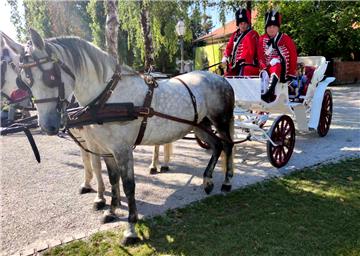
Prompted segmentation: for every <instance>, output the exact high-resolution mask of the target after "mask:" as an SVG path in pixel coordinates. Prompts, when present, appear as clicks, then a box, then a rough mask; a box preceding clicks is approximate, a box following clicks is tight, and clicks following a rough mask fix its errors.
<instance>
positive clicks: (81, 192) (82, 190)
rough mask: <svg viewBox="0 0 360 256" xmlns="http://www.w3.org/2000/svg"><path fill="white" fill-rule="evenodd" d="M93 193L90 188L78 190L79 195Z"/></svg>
mask: <svg viewBox="0 0 360 256" xmlns="http://www.w3.org/2000/svg"><path fill="white" fill-rule="evenodd" d="M91 192H94V190H93V189H92V188H87V187H81V188H80V190H79V193H80V195H82V194H87V193H91Z"/></svg>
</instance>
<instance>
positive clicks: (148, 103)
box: [134, 76, 158, 146]
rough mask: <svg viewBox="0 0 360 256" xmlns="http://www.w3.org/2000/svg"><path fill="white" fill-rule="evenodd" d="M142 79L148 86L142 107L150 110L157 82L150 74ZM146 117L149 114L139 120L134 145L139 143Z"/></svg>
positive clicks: (143, 132)
mask: <svg viewBox="0 0 360 256" xmlns="http://www.w3.org/2000/svg"><path fill="white" fill-rule="evenodd" d="M144 81H145V83H146V84H147V86H148V91H147V92H146V95H145V99H144V104H143V107H144V108H147V109H149V110H150V108H151V107H150V106H151V101H152V98H153V95H154V89H155V88H156V87H158V83H157V82H156V80H155V79H154V78H153V77H150V76H148V77H145V79H144ZM149 113H150V111H149ZM148 117H149V115H145V116H144V118H143V120H142V121H141V125H140V129H139V133H138V136H137V138H136V140H135V144H134V145H135V146H136V145H139V144H140V143H141V141H142V139H143V137H144V134H145V130H146V125H147V119H148Z"/></svg>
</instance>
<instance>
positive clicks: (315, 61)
mask: <svg viewBox="0 0 360 256" xmlns="http://www.w3.org/2000/svg"><path fill="white" fill-rule="evenodd" d="M297 62H298V63H304V64H305V75H306V76H307V82H306V84H305V86H304V90H303V92H302V94H301V96H303V97H305V96H306V95H307V94H308V90H309V88H310V87H311V90H310V91H311V93H310V94H312V93H313V91H314V89H315V88H316V85H317V84H318V82H320V81H321V80H322V79H323V78H324V74H325V71H326V68H327V64H328V62H327V61H326V59H325V57H323V56H306V57H298V59H297ZM301 96H300V97H301ZM306 97H307V96H306Z"/></svg>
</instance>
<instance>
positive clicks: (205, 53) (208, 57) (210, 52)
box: [195, 43, 223, 72]
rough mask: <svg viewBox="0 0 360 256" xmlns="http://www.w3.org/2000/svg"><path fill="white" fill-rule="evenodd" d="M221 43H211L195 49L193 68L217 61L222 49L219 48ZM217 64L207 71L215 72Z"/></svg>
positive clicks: (219, 58) (197, 68) (204, 66)
mask: <svg viewBox="0 0 360 256" xmlns="http://www.w3.org/2000/svg"><path fill="white" fill-rule="evenodd" d="M221 46H223V44H221V43H219V44H211V45H206V46H202V47H197V48H196V49H195V69H196V70H199V69H203V68H206V67H208V66H211V65H214V64H216V63H219V62H220V61H221V58H222V50H221V49H220V48H221ZM216 69H217V66H215V67H212V68H210V69H209V71H212V72H215V70H216Z"/></svg>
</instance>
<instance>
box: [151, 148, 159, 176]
mask: <svg viewBox="0 0 360 256" xmlns="http://www.w3.org/2000/svg"><path fill="white" fill-rule="evenodd" d="M159 148H160V146H159V145H155V146H154V150H153V157H152V161H151V164H150V166H149V168H150V174H156V173H157V166H158V165H159Z"/></svg>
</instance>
